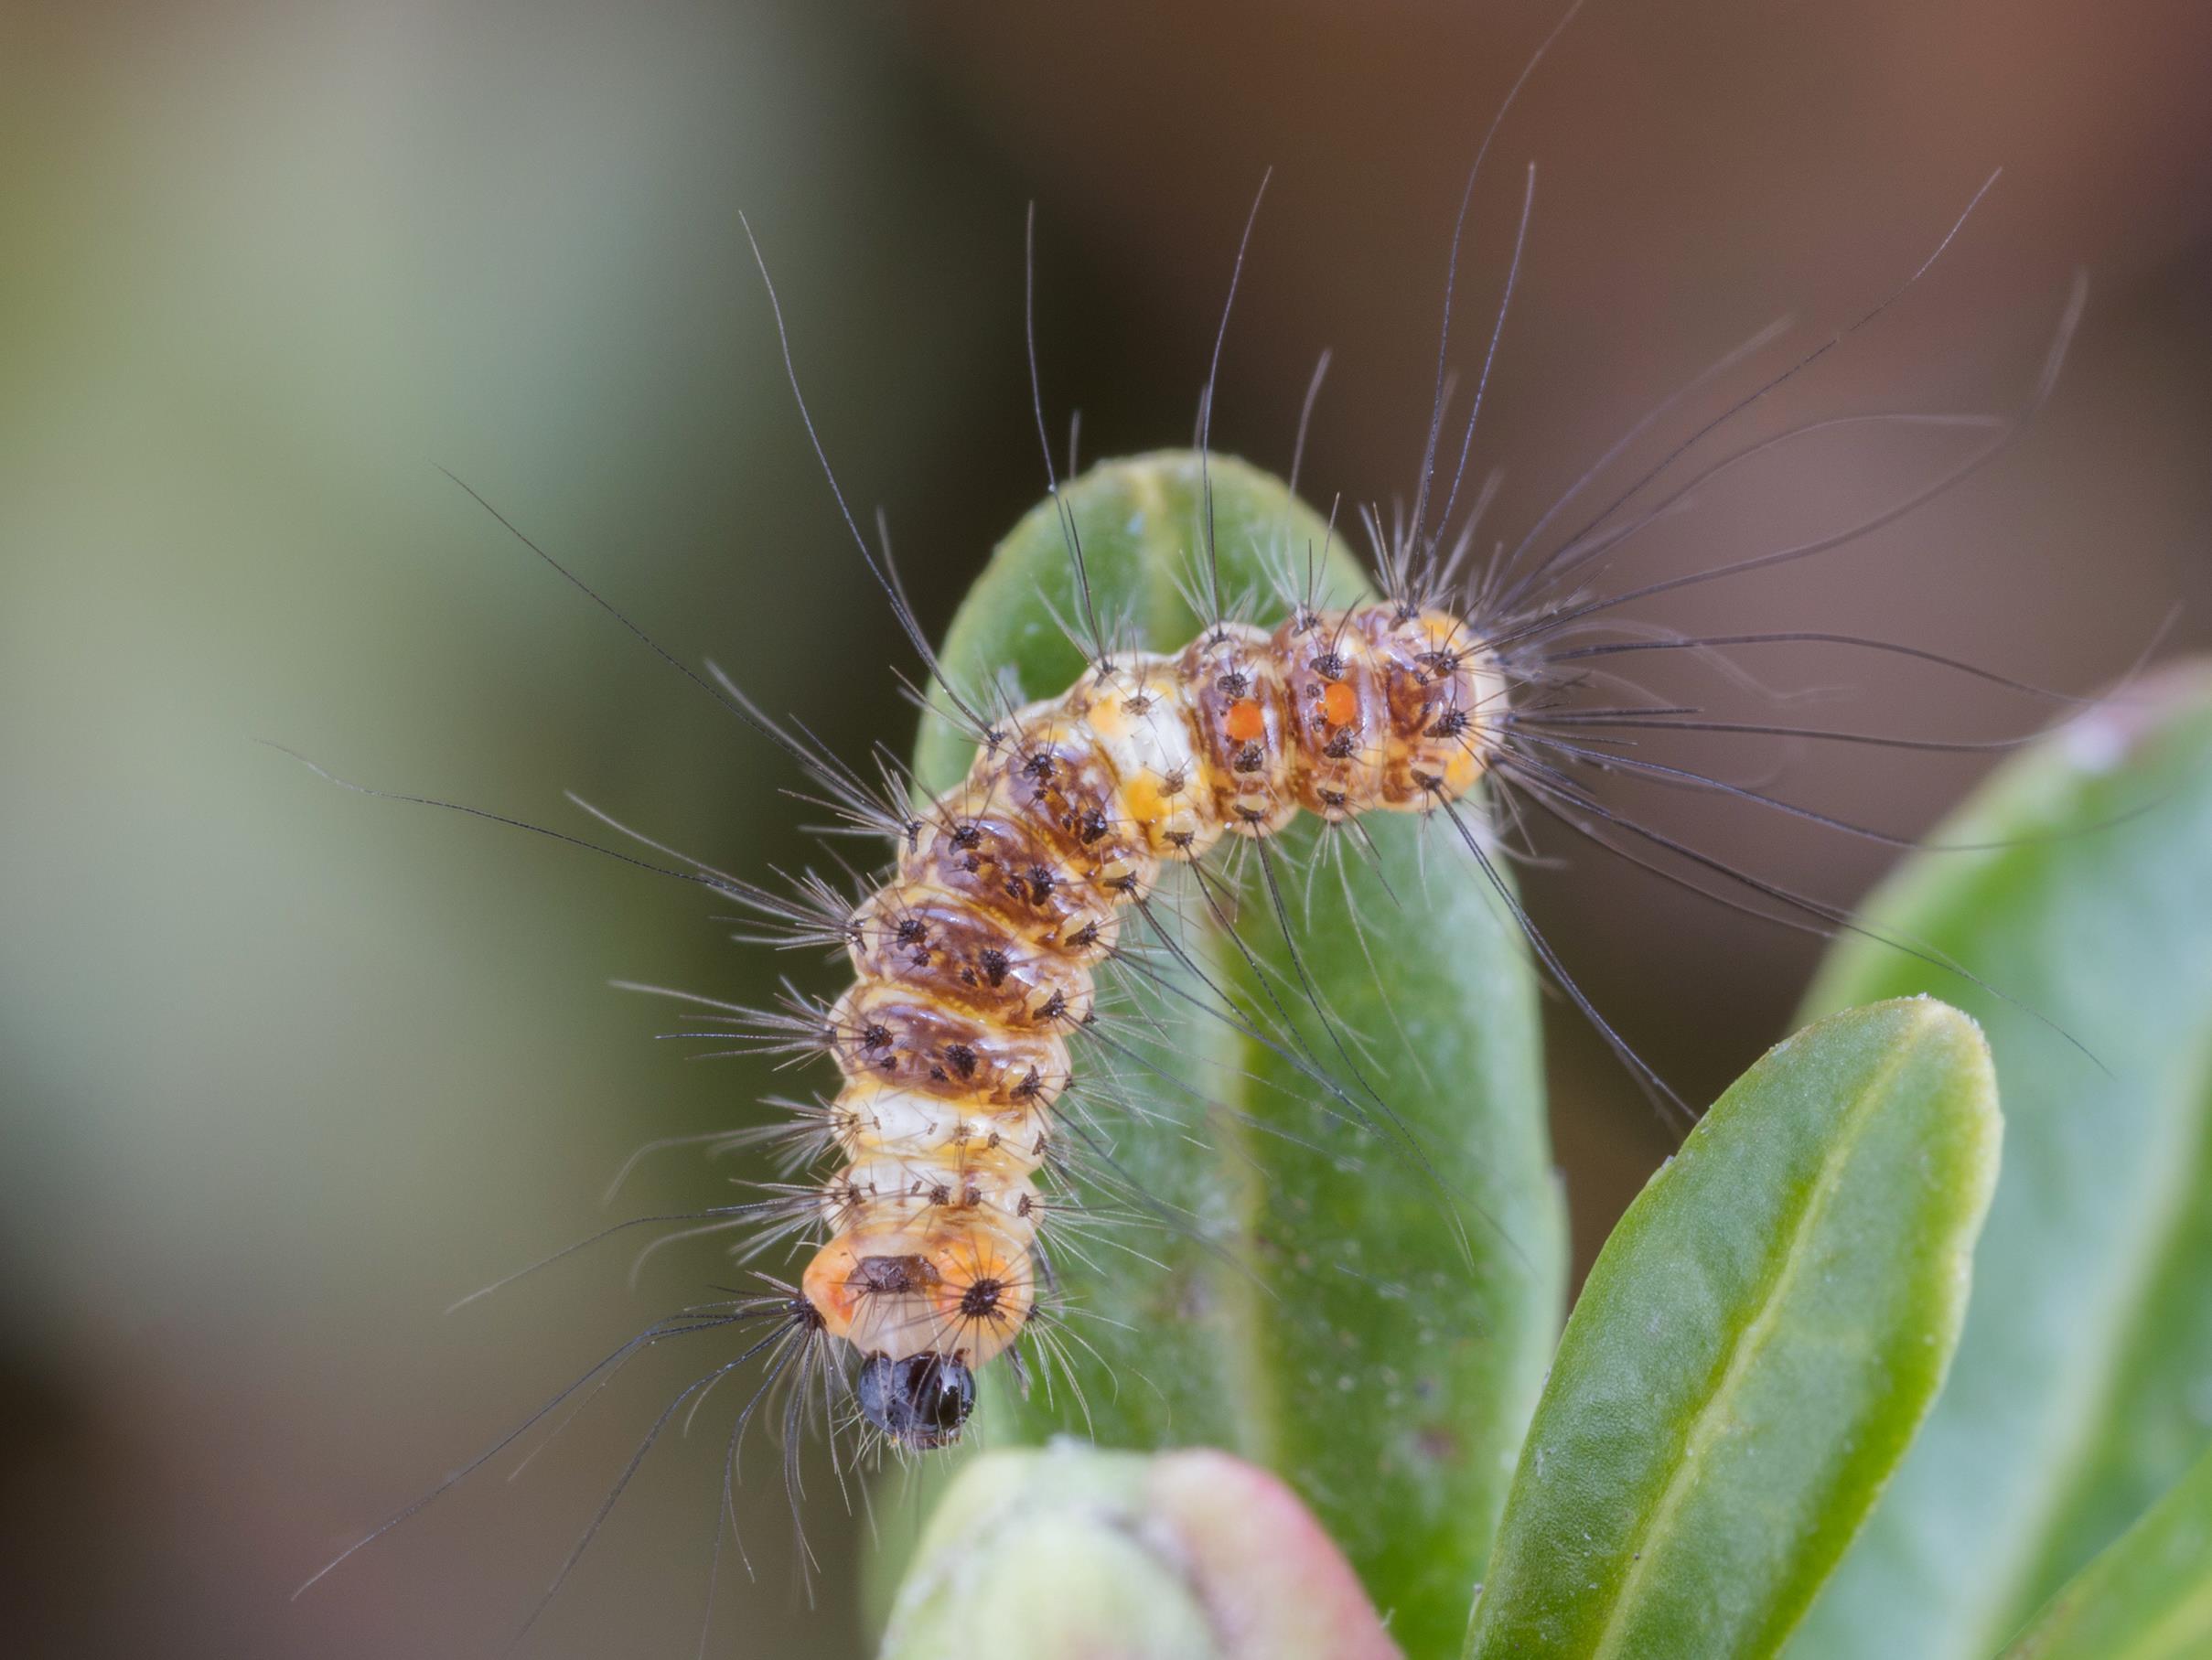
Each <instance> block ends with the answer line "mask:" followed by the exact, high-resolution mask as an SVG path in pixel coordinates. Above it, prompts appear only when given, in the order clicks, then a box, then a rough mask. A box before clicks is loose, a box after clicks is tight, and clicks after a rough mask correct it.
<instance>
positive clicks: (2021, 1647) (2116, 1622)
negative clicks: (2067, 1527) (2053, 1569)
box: [2003, 1452, 2212, 1660]
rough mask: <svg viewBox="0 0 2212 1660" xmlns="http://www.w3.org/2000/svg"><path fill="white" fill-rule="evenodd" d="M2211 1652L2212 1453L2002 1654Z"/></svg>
mask: <svg viewBox="0 0 2212 1660" xmlns="http://www.w3.org/2000/svg"><path fill="white" fill-rule="evenodd" d="M2208 1654H2212V1452H2207V1453H2206V1454H2205V1455H2204V1456H2202V1457H2200V1458H2199V1459H2198V1460H2197V1461H2196V1465H2195V1466H2194V1467H2193V1468H2192V1469H2191V1470H2190V1472H2189V1473H2188V1474H2187V1475H2185V1476H2184V1477H2182V1479H2181V1480H2180V1481H2179V1482H2177V1483H2174V1490H2173V1491H2172V1492H2170V1493H2168V1494H2166V1496H2165V1497H2164V1498H2163V1499H2161V1500H2159V1501H2158V1503H2157V1504H2156V1505H2153V1506H2152V1508H2151V1511H2150V1513H2149V1514H2148V1515H2145V1516H2144V1517H2143V1518H2142V1520H2141V1521H2139V1522H2137V1523H2136V1524H2135V1526H2132V1527H2131V1528H2129V1529H2128V1531H2127V1532H2126V1533H2124V1534H2122V1535H2121V1537H2120V1538H2119V1541H2118V1542H2117V1543H2115V1544H2113V1545H2110V1546H2109V1547H2107V1548H2106V1549H2105V1550H2104V1552H2103V1553H2102V1554H2101V1555H2099V1557H2098V1558H2096V1559H2095V1560H2094V1561H2092V1562H2091V1563H2090V1564H2089V1566H2088V1567H2087V1568H2085V1569H2082V1570H2081V1571H2080V1572H2079V1573H2078V1574H2076V1575H2075V1576H2074V1578H2073V1579H2072V1580H2068V1581H2067V1585H2066V1587H2065V1589H2063V1590H2060V1591H2059V1593H2058V1594H2057V1595H2056V1596H2055V1597H2053V1598H2052V1599H2051V1600H2050V1601H2048V1602H2046V1604H2044V1607H2043V1610H2042V1612H2040V1613H2038V1614H2037V1615H2036V1616H2035V1620H2034V1621H2033V1622H2032V1623H2030V1624H2029V1626H2028V1628H2027V1630H2025V1631H2024V1632H2022V1633H2020V1635H2019V1636H2018V1637H2017V1638H2016V1639H2014V1641H2013V1646H2012V1647H2010V1648H2008V1649H2006V1650H2005V1651H2004V1657H2003V1660H2201V1657H2202V1656H2203V1655H2208Z"/></svg>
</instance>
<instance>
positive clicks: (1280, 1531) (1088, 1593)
mask: <svg viewBox="0 0 2212 1660" xmlns="http://www.w3.org/2000/svg"><path fill="white" fill-rule="evenodd" d="M883 1654H884V1657H885V1660H1107V1657H1108V1656H1113V1655H1130V1656H1138V1655H1141V1656H1143V1657H1144V1660H1396V1657H1397V1655H1398V1650H1397V1649H1396V1648H1395V1647H1394V1646H1393V1645H1392V1644H1391V1640H1390V1638H1389V1637H1388V1636H1387V1635H1385V1634H1384V1632H1383V1629H1382V1626H1381V1623H1380V1622H1379V1621H1378V1620H1377V1619H1376V1617H1375V1611H1374V1610H1373V1608H1371V1607H1370V1606H1369V1603H1368V1600H1367V1598H1366V1597H1365V1596H1364V1595H1363V1594H1362V1593H1361V1591H1360V1589H1359V1583H1358V1580H1356V1579H1355V1578H1354V1577H1353V1575H1352V1571H1351V1569H1350V1568H1349V1566H1348V1565H1347V1564H1346V1562H1345V1560H1344V1558H1343V1556H1342V1555H1341V1554H1340V1553H1339V1552H1338V1551H1337V1548H1336V1547H1335V1546H1334V1545H1332V1544H1331V1543H1330V1542H1329V1539H1328V1536H1327V1535H1326V1534H1324V1533H1323V1532H1322V1531H1321V1529H1320V1528H1319V1527H1318V1526H1316V1525H1315V1522H1314V1519H1313V1517H1312V1516H1311V1515H1308V1514H1307V1513H1306V1511H1305V1507H1304V1506H1302V1505H1300V1504H1299V1503H1298V1501H1297V1499H1296V1498H1295V1497H1294V1496H1293V1494H1291V1492H1290V1491H1289V1489H1288V1488H1286V1487H1284V1486H1283V1483H1281V1482H1279V1481H1277V1480H1276V1479H1275V1478H1274V1477H1273V1476H1272V1475H1269V1474H1267V1473H1265V1472H1263V1471H1261V1470H1258V1469H1255V1468H1254V1467H1253V1466H1251V1465H1250V1464H1247V1463H1244V1462H1241V1461H1240V1460H1237V1459H1233V1458H1230V1457H1229V1456H1228V1455H1226V1454H1224V1453H1219V1452H1210V1451H1195V1452H1166V1453H1160V1454H1157V1455H1145V1454H1142V1453H1132V1452H1094V1451H1090V1449H1088V1448H1086V1447H1082V1446H1079V1445H1078V1444H1077V1443H1075V1442H1073V1441H1068V1440H1062V1441H1058V1442H1057V1443H1055V1444H1054V1445H1053V1446H1052V1447H1051V1448H1050V1449H1049V1450H1048V1451H1043V1452H994V1453H991V1454H989V1455H987V1456H985V1457H983V1458H981V1459H978V1460H975V1461H974V1462H971V1463H970V1464H969V1465H968V1466H967V1467H966V1468H965V1469H964V1470H962V1471H961V1474H960V1476H959V1477H958V1479H956V1480H955V1481H954V1482H953V1483H952V1485H951V1487H950V1490H949V1491H948V1492H947V1493H946V1494H945V1496H944V1500H943V1502H942V1503H941V1504H940V1505H938V1507H937V1510H936V1512H935V1514H934V1515H931V1517H930V1518H929V1527H928V1530H927V1531H926V1533H925V1534H924V1536H923V1538H922V1541H921V1546H920V1548H919V1551H918V1554H917V1557H916V1558H915V1563H914V1568H913V1571H912V1572H911V1573H910V1574H908V1575H907V1580H906V1583H905V1584H904V1585H902V1586H901V1587H900V1589H899V1594H898V1601H897V1604H896V1605H895V1606H894V1607H893V1609H892V1611H891V1616H890V1620H889V1623H888V1624H887V1626H886V1630H885V1633H884V1644H883Z"/></svg>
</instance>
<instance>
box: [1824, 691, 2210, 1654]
mask: <svg viewBox="0 0 2212 1660" xmlns="http://www.w3.org/2000/svg"><path fill="white" fill-rule="evenodd" d="M1931 840H1932V841H1936V842H1947V843H1962V842H1980V843H1988V842H1993V841H2005V842H2011V843H2013V845H2011V846H2008V847H2005V848H2003V849H2001V850H1998V851H1988V852H1935V851H1930V852H1927V853H1924V854H1920V855H1917V856H1916V857H1915V859H1913V860H1912V861H1911V862H1908V864H1907V865H1906V867H1904V868H1903V869H1901V870H1900V871H1899V873H1897V875H1896V876H1895V879H1894V880H1893V881H1891V882H1890V883H1889V884H1887V885H1886V886H1885V887H1884V888H1883V889H1882V890H1881V891H1880V892H1879V893H1878V894H1876V895H1875V896H1874V900H1873V901H1872V902H1871V903H1870V904H1869V905H1868V907H1867V911H1866V916H1867V918H1868V919H1869V921H1870V922H1871V923H1872V924H1873V925H1874V926H1877V927H1879V928H1881V929H1882V930H1884V932H1887V933H1891V934H1893V935H1894V936H1899V937H1907V938H1910V939H1912V940H1915V941H1917V942H1918V943H1919V944H1920V945H1922V946H1923V947H1925V948H1927V949H1928V950H1930V951H1931V952H1934V953H1938V954H1941V955H1944V956H1948V957H1949V959H1952V960H1955V961H1957V962H1959V963H1961V964H1964V965H1966V966H1968V967H1970V968H1971V969H1973V970H1974V971H1975V972H1976V973H1977V974H1979V975H1981V977H1982V978H1983V979H1985V980H1987V981H1988V982H1989V983H1990V985H1991V986H1993V987H1995V988H1997V989H1998V991H2002V992H2003V996H1999V995H1997V994H1996V993H1995V992H1992V991H1985V990H1983V989H1982V988H1981V987H1978V986H1975V985H1973V984H1971V983H1970V982H1969V981H1966V980H1962V979H1960V978H1959V977H1958V976H1956V975H1952V974H1948V973H1946V972H1944V971H1943V970H1942V969H1937V968H1933V967H1931V966H1929V965H1927V964H1925V963H1922V962H1919V961H1916V960H1915V959H1912V958H1910V957H1908V956H1906V955H1905V954H1904V953H1902V952H1899V951H1896V950H1893V949H1889V948H1883V947H1880V946H1877V945H1874V944H1871V943H1869V942H1866V941H1863V940H1859V941H1853V942H1852V943H1849V944H1847V945H1845V946H1843V947H1842V948H1840V949H1839V950H1837V951H1836V952H1835V954H1834V956H1833V957H1832V959H1831V961H1830V962H1829V964H1828V966H1827V969H1826V970H1825V971H1824V973H1823V974H1822V976H1821V978H1820V981H1819V983H1818V985H1817V986H1816V987H1815V989H1814V991H1813V993H1812V1003H1813V1006H1814V1007H1816V1008H1832V1007H1835V1006H1837V1005H1839V1004H1843V1003H1850V1002H1859V1001H1865V1000H1867V999H1869V998H1874V997H1884V996H1891V995H1895V994H1898V993H1901V992H1906V991H1914V990H1921V989H1926V990H1929V991H1935V992H1936V993H1937V994H1938V995H1940V996H1944V997H1948V998H1951V999H1953V1000H1955V1001H1958V1002H1959V1003H1960V1005H1961V1006H1963V1007H1965V1008H1967V1009H1968V1010H1970V1011H1971V1012H1973V1014H1974V1015H1975V1016H1976V1018H1978V1019H1979V1020H1980V1021H1981V1023H1982V1025H1983V1027H1984V1029H1985V1030H1986V1031H1987V1032H1988V1033H1989V1036H1990V1042H1991V1045H1992V1048H1993V1050H1994V1051H1995V1054H1996V1057H1997V1071H1998V1076H1999V1077H2000V1079H2001V1080H2002V1083H2003V1091H2004V1104H2005V1116H2006V1120H2007V1126H2008V1129H2007V1145H2006V1149H2005V1174H2004V1180H2003V1183H2001V1184H2000V1186H1999V1188H1998V1192H1997V1198H1996V1201H1995V1204H1994V1205H1993V1206H1992V1211H1991V1215H1990V1222H1989V1226H1988V1229H1987V1230H1986V1232H1985V1233H1984V1234H1983V1236H1982V1241H1981V1254H1980V1258H1979V1259H1978V1261H1977V1264H1976V1268H1975V1288H1974V1306H1973V1311H1972V1312H1971V1314H1970V1316H1969V1317H1968V1321H1967V1328H1966V1333H1965V1335H1964V1337H1963V1339H1962V1340H1961V1342H1960V1350H1959V1359H1958V1364H1957V1365H1956V1366H1955V1367H1954V1369H1953V1371H1952V1375H1951V1380H1950V1384H1949V1387H1948V1388H1947V1389H1946V1390H1945V1392H1944V1396H1943V1399H1942V1400H1941V1401H1940V1402H1939V1403H1938V1406H1937V1408H1936V1411H1935V1412H1934V1413H1933V1414H1932V1415H1931V1417H1930V1418H1929V1419H1928V1422H1927V1428H1926V1429H1925V1430H1923V1431H1922V1433H1921V1436H1920V1439H1919V1441H1918V1443H1917V1445H1916V1446H1915V1447H1914V1449H1913V1451H1912V1454H1911V1456H1910V1457H1909V1458H1908V1459H1907V1460H1906V1463H1905V1467H1904V1468H1903V1469H1902V1470H1901V1471H1899V1472H1898V1474H1897V1480H1896V1482H1895V1484H1894V1485H1893V1486H1892V1487H1891V1489H1890V1491H1889V1493H1888V1494H1887V1495H1886V1496H1885V1497H1884V1500H1883V1502H1882V1505H1881V1506H1880V1507H1879V1508H1878V1509H1877V1510H1876V1512H1875V1514H1874V1517H1873V1519H1872V1520H1871V1521H1870V1522H1869V1523H1868V1525H1867V1528H1866V1531H1865V1533H1864V1535H1863V1537H1861V1538H1860V1540H1859V1541H1858V1543H1857V1545H1856V1546H1854V1547H1853V1548H1852V1552H1851V1554H1850V1556H1849V1557H1848V1558H1846V1559H1845V1561H1844V1563H1843V1565H1842V1568H1841V1569H1839V1570H1838V1572H1837V1575H1836V1577H1835V1579H1834V1580H1832V1581H1831V1584H1830V1585H1829V1587H1828V1589H1827V1590H1825V1591H1824V1592H1823V1594H1822V1595H1821V1598H1820V1601H1819V1602H1818V1603H1817V1604H1816V1606H1815V1607H1814V1610H1813V1612H1812V1615H1811V1617H1810V1618H1809V1620H1808V1621H1807V1623H1806V1625H1805V1628H1804V1630H1803V1631H1802V1632H1801V1633H1799V1637H1798V1639H1797V1641H1796V1642H1795V1643H1794V1644H1792V1645H1791V1648H1790V1654H1791V1655H1792V1656H1793V1660H1874V1657H1875V1656H1882V1657H1883V1660H1887V1657H1888V1656H1891V1655H1903V1654H1910V1655H1916V1656H1925V1657H1926V1660H1986V1656H1988V1655H1991V1654H1992V1653H1994V1652H1995V1651H1996V1650H1997V1649H1998V1648H1999V1646H2000V1645H2001V1644H2003V1642H2004V1640H2005V1639H2006V1637H2007V1636H2009V1635H2010V1634H2011V1633H2013V1631H2015V1630H2017V1629H2018V1627H2019V1625H2020V1623H2021V1622H2022V1621H2023V1620H2024V1619H2025V1618H2026V1617H2027V1616H2028V1615H2029V1613H2031V1612H2033V1611H2034V1610H2035V1607H2036V1606H2037V1605H2038V1604H2040V1603H2041V1602H2042V1601H2044V1600H2045V1599H2046V1597H2048V1596H2049V1595H2050V1594H2051V1593H2052V1592H2053V1591H2054V1590H2056V1589H2057V1587H2058V1586H2059V1585H2060V1584H2062V1583H2063V1582H2064V1581H2065V1580H2067V1579H2068V1578H2069V1577H2071V1576H2072V1575H2073V1574H2074V1573H2075V1572H2076V1571H2077V1570H2078V1569H2080V1568H2081V1566H2082V1565H2083V1564H2084V1563H2086V1562H2087V1561H2088V1560H2089V1558H2091V1557H2092V1556H2094V1555H2095V1554H2096V1553H2097V1552H2098V1551H2099V1550H2100V1549H2102V1548H2104V1546H2106V1545H2107V1544H2109V1543H2110V1541H2111V1540H2112V1539H2113V1538H2114V1537H2117V1536H2118V1535H2119V1534H2120V1532H2121V1530H2122V1529H2123V1528H2125V1527H2126V1526H2128V1524H2129V1523H2130V1522H2131V1521H2132V1520H2133V1519H2134V1518H2135V1517H2136V1516H2137V1515H2141V1514H2142V1510H2143V1509H2144V1507H2145V1506H2146V1505H2149V1504H2150V1503H2151V1502H2152V1501H2153V1499H2154V1498H2155V1497H2156V1496H2157V1495H2158V1494H2160V1493H2162V1492H2164V1490H2165V1488H2166V1487H2167V1486H2169V1485H2170V1484H2171V1483H2173V1482H2174V1480H2175V1478H2176V1477H2177V1476H2178V1475H2179V1474H2180V1473H2181V1472H2182V1471H2183V1470H2185V1468H2187V1467H2188V1465H2189V1463H2190V1462H2191V1461H2192V1460H2193V1459H2194V1458H2195V1457H2196V1454H2197V1453H2198V1451H2200V1450H2201V1449H2202V1448H2203V1447H2205V1446H2206V1445H2207V1440H2212V1394H2208V1393H2207V1379H2208V1378H2212V673H2207V671H2206V670H2205V669H2202V668H2196V669H2179V670H2174V671H2171V672H2170V673H2169V674H2168V676H2167V677H2166V678H2164V679H2163V680H2160V681H2159V682H2157V683H2155V684H2153V685H2149V686H2145V687H2142V688H2136V689H2131V691H2130V692H2129V694H2128V696H2127V698H2126V700H2125V701H2123V702H2121V703H2119V704H2116V705H2114V706H2112V707H2110V708H2108V709H2104V710H2100V711H2098V712H2095V713H2093V714H2091V715H2089V717H2087V718H2085V719H2084V720H2082V721H2080V722H2078V723H2075V724H2074V725H2072V726H2071V727H2069V728H2068V729H2067V730H2066V731H2065V732H2063V733H2062V734H2058V735H2057V736H2056V737H2054V738H2052V739H2050V740H2048V741H2046V742H2045V743H2044V744H2040V745H2038V746H2037V747H2036V748H2035V750H2034V751H2032V752H2031V753H2029V754H2027V755H2023V756H2020V757H2018V758H2017V759H2015V760H2014V761H2013V762H2012V763H2011V764H2010V765H2008V766H2006V767H2004V768H2003V770H2002V771H2000V772H1999V774H1998V775H1997V776H1995V777H1994V778H1993V779H1992V781H1991V782H1990V784H1989V785H1988V787H1986V788H1984V789H1983V790H1982V791H1981V793H1980V794H1979V795H1978V796H1977V797H1976V798H1975V799H1974V800H1973V801H1972V802H1971V803H1970V805H1969V806H1968V807H1967V808H1966V809H1964V810H1963V811H1962V812H1961V813H1960V815H1959V816H1958V817H1957V818H1956V819H1953V820H1952V821H1951V822H1950V823H1949V824H1947V825H1945V826H1944V827H1942V828H1941V829H1940V830H1938V831H1937V832H1935V834H1934V836H1933V837H1932V838H1931ZM2008 999H2009V1000H2013V1001H2007V1000H2008ZM2069 1039H2071V1040H2074V1041H2073V1042H2069ZM2077 1043H2078V1044H2079V1045H2080V1047H2079V1048H2078V1047H2076V1046H2075V1044H2077ZM2083 1049H2086V1050H2087V1051H2088V1052H2089V1053H2088V1054H2086V1055H2085V1054H2084V1053H2082V1050H2083Z"/></svg>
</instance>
